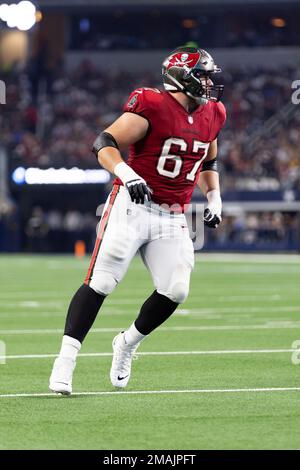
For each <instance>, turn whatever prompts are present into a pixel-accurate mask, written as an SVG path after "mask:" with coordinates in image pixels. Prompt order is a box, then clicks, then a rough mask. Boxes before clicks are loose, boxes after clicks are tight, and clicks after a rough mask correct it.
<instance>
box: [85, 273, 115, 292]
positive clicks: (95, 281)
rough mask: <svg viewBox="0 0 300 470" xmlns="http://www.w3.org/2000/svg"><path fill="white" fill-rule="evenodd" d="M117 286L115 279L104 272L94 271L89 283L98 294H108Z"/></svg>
mask: <svg viewBox="0 0 300 470" xmlns="http://www.w3.org/2000/svg"><path fill="white" fill-rule="evenodd" d="M117 284H118V282H117V280H116V279H115V277H114V276H113V275H112V274H111V273H109V272H106V271H98V272H97V271H96V272H95V273H94V274H93V277H92V279H91V282H90V284H89V285H90V287H91V289H93V290H94V291H95V292H97V293H98V294H102V295H108V294H110V293H111V292H112V291H113V290H114V288H115V287H116V285H117Z"/></svg>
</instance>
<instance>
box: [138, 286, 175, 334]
mask: <svg viewBox="0 0 300 470" xmlns="http://www.w3.org/2000/svg"><path fill="white" fill-rule="evenodd" d="M178 305H179V304H177V303H176V302H173V300H170V299H169V298H168V297H166V296H165V295H162V294H159V293H158V292H157V291H156V290H155V291H154V292H153V294H151V295H150V297H149V298H148V299H147V300H146V302H145V303H144V304H143V305H142V308H141V311H140V313H139V316H138V317H137V319H136V320H135V322H134V324H135V326H136V329H137V330H138V331H139V332H140V333H142V335H148V334H149V333H151V331H153V330H155V328H157V327H158V326H159V325H161V324H162V323H163V322H164V321H166V320H167V318H169V317H170V316H171V315H172V313H173V312H175V310H176V308H177V307H178Z"/></svg>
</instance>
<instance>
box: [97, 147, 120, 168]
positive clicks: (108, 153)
mask: <svg viewBox="0 0 300 470" xmlns="http://www.w3.org/2000/svg"><path fill="white" fill-rule="evenodd" d="M98 162H99V163H100V165H101V166H102V167H103V168H104V169H105V170H107V171H109V172H110V173H113V174H114V169H115V167H116V165H118V164H119V163H122V162H123V163H125V162H124V160H123V158H122V156H121V153H120V152H119V150H118V149H116V148H113V147H105V148H103V149H101V150H100V151H99V152H98Z"/></svg>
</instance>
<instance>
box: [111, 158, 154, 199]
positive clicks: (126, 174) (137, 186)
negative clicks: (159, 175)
mask: <svg viewBox="0 0 300 470" xmlns="http://www.w3.org/2000/svg"><path fill="white" fill-rule="evenodd" d="M114 173H115V175H116V176H118V177H119V178H120V180H121V181H122V183H123V184H124V186H125V188H127V191H128V192H129V195H130V198H131V200H132V202H135V203H136V204H144V203H145V202H147V201H151V193H152V190H151V189H150V188H149V186H148V185H147V183H146V181H145V180H144V179H143V178H141V177H140V176H139V175H138V174H137V173H136V172H135V171H134V170H133V169H132V168H131V167H130V166H128V165H127V163H125V162H120V163H117V165H116V166H115V168H114Z"/></svg>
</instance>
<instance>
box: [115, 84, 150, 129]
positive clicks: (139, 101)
mask: <svg viewBox="0 0 300 470" xmlns="http://www.w3.org/2000/svg"><path fill="white" fill-rule="evenodd" d="M157 92H158V93H159V91H158V90H157V91H155V90H150V89H146V88H138V89H137V90H134V91H133V92H132V93H131V95H130V96H129V98H128V100H127V102H126V103H125V105H124V106H123V112H124V113H126V112H127V113H134V114H138V115H140V116H142V117H143V118H145V119H147V121H149V123H151V120H152V119H153V115H154V114H155V96H153V95H154V94H155V93H157Z"/></svg>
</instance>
